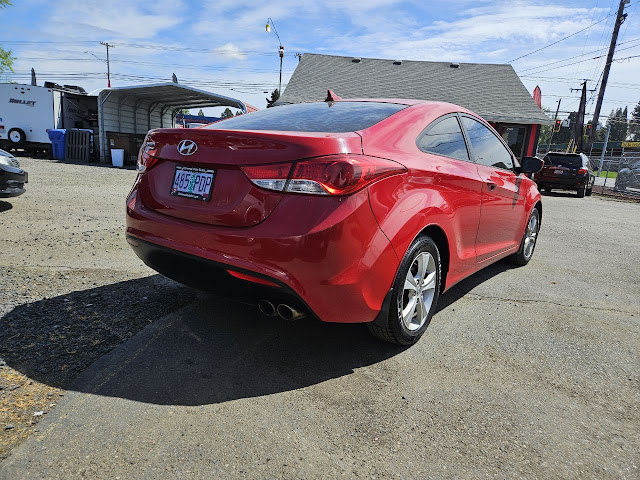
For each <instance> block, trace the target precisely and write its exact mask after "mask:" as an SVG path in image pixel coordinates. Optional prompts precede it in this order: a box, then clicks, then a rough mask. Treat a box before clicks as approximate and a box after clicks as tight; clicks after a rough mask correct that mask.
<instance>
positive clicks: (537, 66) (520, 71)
mask: <svg viewBox="0 0 640 480" xmlns="http://www.w3.org/2000/svg"><path fill="white" fill-rule="evenodd" d="M637 41H640V38H634V39H633V40H627V41H626V42H620V43H618V45H623V44H625V43H631V42H637ZM635 47H640V43H639V44H638V45H632V46H629V47H625V48H620V49H618V51H622V50H627V49H629V48H635ZM606 49H607V47H604V48H598V49H596V50H592V51H590V52H587V53H583V54H580V55H574V56H572V57H567V58H563V59H562V60H556V61H554V62H549V63H543V64H540V65H536V66H535V67H529V68H525V69H524V70H519V73H526V72H528V71H530V70H537V69H538V68H542V67H546V66H549V65H554V64H556V63H562V62H565V61H567V60H573V59H574V58H580V57H584V56H585V55H591V54H592V53H596V52H600V51H602V50H606ZM603 56H604V55H603ZM594 58H595V57H594ZM594 58H590V59H588V60H593V59H594Z"/></svg>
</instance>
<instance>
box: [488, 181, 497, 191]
mask: <svg viewBox="0 0 640 480" xmlns="http://www.w3.org/2000/svg"><path fill="white" fill-rule="evenodd" d="M485 183H486V184H487V187H489V190H493V189H494V188H496V187H497V185H496V184H495V183H493V182H485Z"/></svg>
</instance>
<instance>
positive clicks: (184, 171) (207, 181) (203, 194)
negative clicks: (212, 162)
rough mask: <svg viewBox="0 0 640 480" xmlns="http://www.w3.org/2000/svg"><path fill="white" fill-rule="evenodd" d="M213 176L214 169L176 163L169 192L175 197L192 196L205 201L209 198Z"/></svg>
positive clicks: (214, 174) (214, 173)
mask: <svg viewBox="0 0 640 480" xmlns="http://www.w3.org/2000/svg"><path fill="white" fill-rule="evenodd" d="M215 176H216V171H215V170H209V169H206V168H197V167H182V166H180V165H178V166H177V167H176V173H175V175H174V176H173V185H171V191H170V192H169V193H171V195H174V196H176V197H186V198H193V199H195V200H203V201H205V202H207V201H209V200H210V199H211V187H212V186H213V179H214V177H215Z"/></svg>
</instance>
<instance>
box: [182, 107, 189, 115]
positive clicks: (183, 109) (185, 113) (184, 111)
mask: <svg viewBox="0 0 640 480" xmlns="http://www.w3.org/2000/svg"><path fill="white" fill-rule="evenodd" d="M180 113H181V114H183V115H191V112H190V111H189V109H188V108H181V109H180Z"/></svg>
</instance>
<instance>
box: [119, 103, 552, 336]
mask: <svg viewBox="0 0 640 480" xmlns="http://www.w3.org/2000/svg"><path fill="white" fill-rule="evenodd" d="M341 101H353V100H341ZM359 101H373V102H387V103H399V104H403V105H408V107H407V108H405V109H404V110H401V111H399V112H398V113H395V114H393V115H391V116H390V117H388V118H386V119H384V120H382V121H381V122H379V123H377V124H375V125H373V126H371V127H369V128H366V129H364V130H361V131H358V132H348V133H307V132H302V133H301V132H276V131H237V130H206V129H197V130H190V131H185V130H181V129H164V130H155V131H152V132H150V133H149V135H148V138H147V141H149V142H155V143H156V144H157V145H158V147H157V151H155V153H156V156H157V158H159V159H160V160H158V161H157V162H156V164H155V165H153V166H152V167H150V168H149V170H148V171H147V172H146V173H144V174H141V175H139V176H138V179H137V180H136V183H135V184H134V187H133V189H132V192H131V194H130V196H129V198H128V200H127V235H128V236H129V237H133V242H135V239H140V240H143V241H146V242H149V243H151V244H154V245H159V246H161V247H166V248H168V249H171V250H175V251H178V252H184V253H187V254H190V255H193V256H195V257H199V258H203V259H208V260H212V261H215V262H217V263H219V264H222V265H224V266H225V267H226V268H227V269H231V270H233V269H234V268H237V269H238V270H242V271H244V272H245V273H248V274H249V276H250V275H251V274H252V273H253V274H256V275H259V276H264V277H265V278H266V279H268V280H271V281H273V283H276V284H278V283H280V284H283V285H284V286H287V287H289V288H290V289H291V290H293V291H294V292H295V293H296V294H297V295H298V296H299V298H300V299H302V301H303V302H304V303H305V305H306V306H307V307H308V308H309V309H310V310H311V311H312V312H313V313H314V314H315V315H316V316H317V317H318V318H320V319H321V320H323V321H328V322H345V323H356V322H370V321H373V320H374V319H375V318H376V316H377V315H378V313H379V312H380V310H381V308H382V306H383V301H384V300H385V296H386V295H387V293H388V292H389V290H390V288H391V286H392V284H393V280H394V277H395V275H396V271H397V269H398V266H399V264H400V262H401V260H402V258H403V255H404V254H405V252H406V251H407V249H408V248H409V246H410V245H411V243H412V242H413V240H414V239H415V238H416V237H417V236H418V235H419V234H420V233H421V232H424V231H425V229H427V232H428V233H429V234H430V235H432V236H436V237H438V238H441V240H442V241H443V242H444V243H443V244H441V248H440V249H441V251H442V256H443V259H444V263H445V264H444V265H443V272H444V275H446V278H445V279H444V280H445V281H444V282H443V286H444V289H445V290H446V289H448V288H450V287H451V286H452V285H454V284H455V283H456V282H458V281H460V280H462V279H463V278H465V277H467V276H469V275H471V274H472V273H474V272H476V271H478V270H480V269H481V268H483V267H484V266H486V265H488V264H489V263H492V262H494V261H497V260H499V259H501V258H503V257H505V256H507V255H509V254H512V253H514V252H516V251H517V250H518V248H519V245H520V241H521V239H522V236H523V234H524V231H525V226H526V222H527V220H528V216H529V214H530V213H531V211H532V209H533V208H534V207H535V205H536V204H537V203H539V202H540V194H539V193H538V191H537V188H536V185H535V183H534V182H533V181H532V180H530V179H529V178H527V177H526V176H525V175H522V174H521V175H516V174H515V173H514V172H509V171H505V170H500V169H496V168H492V167H484V166H482V165H478V164H476V163H472V162H469V161H461V160H455V159H451V158H448V157H442V156H438V155H433V154H429V153H424V152H423V151H421V150H420V149H419V148H418V147H417V145H416V139H417V137H418V136H419V134H420V133H421V132H422V131H423V130H424V129H425V127H427V126H428V125H429V124H430V123H431V122H433V121H434V120H435V119H437V118H439V117H440V116H442V115H445V114H448V113H452V112H464V113H467V114H469V115H472V116H474V117H475V118H477V119H480V118H479V117H478V116H476V115H475V114H473V113H472V112H469V111H468V110H465V109H464V108H461V107H459V106H456V105H451V104H447V103H441V102H423V101H416V100H393V99H390V100H359ZM483 123H484V124H485V125H487V124H486V122H484V121H483ZM489 128H490V127H489ZM185 138H188V139H190V140H193V141H195V142H196V143H197V144H198V152H197V154H195V155H193V156H192V157H184V156H181V155H180V154H179V153H178V151H177V149H176V145H177V143H178V142H180V140H182V139H185ZM505 145H506V144H505ZM344 154H348V155H359V156H360V155H364V156H368V157H371V158H380V159H389V160H392V161H393V162H397V163H398V164H400V165H401V166H404V167H405V168H403V169H401V170H400V171H398V172H395V173H394V174H393V175H391V176H388V177H384V178H381V179H379V180H377V181H374V182H373V183H371V184H369V185H368V186H367V187H366V188H364V189H361V190H359V191H357V192H355V193H352V194H350V195H346V196H333V195H326V196H317V195H306V194H295V193H282V192H274V191H270V190H265V189H263V188H260V187H258V186H256V185H254V184H253V183H252V182H251V181H250V180H249V179H248V177H247V176H246V175H245V174H244V173H243V171H242V170H241V168H239V167H240V166H241V165H260V164H274V163H280V162H284V161H295V160H301V159H312V158H314V157H322V156H327V155H336V156H337V155H344ZM178 163H180V165H194V166H199V167H205V168H215V169H216V177H215V180H214V185H213V193H212V198H211V200H210V201H209V202H202V201H197V200H192V199H185V198H181V197H173V196H171V195H169V187H170V184H171V182H172V179H173V171H174V167H175V166H176V165H177V164H178ZM514 163H515V164H516V165H517V161H516V160H515V159H514ZM130 243H131V242H130ZM445 250H446V251H445ZM235 276H236V277H238V276H237V275H235ZM256 300H260V299H259V298H256Z"/></svg>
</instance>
